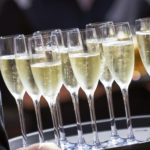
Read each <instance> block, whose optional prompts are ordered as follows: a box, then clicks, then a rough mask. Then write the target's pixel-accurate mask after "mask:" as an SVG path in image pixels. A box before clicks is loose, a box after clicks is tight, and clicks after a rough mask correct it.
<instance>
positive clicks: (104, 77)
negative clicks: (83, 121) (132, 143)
mask: <svg viewBox="0 0 150 150" xmlns="http://www.w3.org/2000/svg"><path fill="white" fill-rule="evenodd" d="M105 24H111V25H113V22H111V21H110V22H103V23H90V24H87V25H86V28H95V30H96V35H97V38H98V43H99V51H100V56H101V57H102V60H103V68H102V69H101V73H100V81H101V83H102V84H103V86H104V88H105V92H106V96H107V101H108V108H109V115H110V125H111V136H110V139H109V140H108V141H107V142H106V143H105V144H106V147H112V146H121V145H124V144H125V139H124V138H121V137H120V136H119V135H118V132H117V128H116V122H115V115H114V108H113V100H112V83H113V81H114V79H113V77H112V74H111V72H110V70H109V68H108V65H107V64H106V60H105V57H104V52H103V46H102V33H101V26H103V25H105ZM94 44H95V43H93V42H89V43H88V46H89V48H92V47H93V46H94Z"/></svg>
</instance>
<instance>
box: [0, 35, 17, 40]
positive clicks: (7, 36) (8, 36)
mask: <svg viewBox="0 0 150 150" xmlns="http://www.w3.org/2000/svg"><path fill="white" fill-rule="evenodd" d="M18 35H20V34H13V35H5V36H0V40H4V39H11V38H12V39H13V38H15V37H16V36H18Z"/></svg>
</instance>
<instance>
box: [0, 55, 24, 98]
mask: <svg viewBox="0 0 150 150" xmlns="http://www.w3.org/2000/svg"><path fill="white" fill-rule="evenodd" d="M0 61H1V73H2V76H3V79H4V82H5V84H6V86H7V88H8V90H9V91H10V93H11V94H12V95H13V96H14V97H15V98H16V99H18V98H23V95H24V87H23V85H22V83H21V81H20V78H19V75H18V72H17V68H16V63H15V56H14V55H9V56H2V57H0Z"/></svg>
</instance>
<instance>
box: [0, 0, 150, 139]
mask: <svg viewBox="0 0 150 150" xmlns="http://www.w3.org/2000/svg"><path fill="white" fill-rule="evenodd" d="M148 16H150V0H124V1H123V0H111V1H107V0H0V35H1V36H5V35H12V34H22V33H23V34H31V33H33V32H34V31H37V30H48V29H56V28H61V29H66V28H72V27H79V28H84V27H85V24H87V23H90V22H104V21H117V22H118V21H129V22H130V24H131V25H134V21H135V19H138V18H143V17H148ZM134 42H135V56H136V61H135V72H134V77H133V81H132V83H131V85H130V88H129V96H130V107H131V114H132V115H133V116H134V115H147V114H150V77H148V75H147V73H146V72H145V69H144V67H143V65H142V62H141V60H140V56H139V53H138V47H137V44H136V39H135V41H134ZM0 86H1V91H2V98H3V105H4V114H5V125H6V130H7V133H8V137H9V138H12V137H15V136H18V135H20V125H19V119H18V111H17V107H16V103H15V100H14V98H13V97H12V96H11V94H10V93H9V92H8V90H7V88H6V86H5V84H4V82H3V80H2V77H1V76H0ZM79 99H80V111H81V118H82V122H85V121H90V114H89V109H88V104H87V99H86V96H85V94H84V92H83V91H82V90H80V92H79ZM60 101H61V109H62V115H63V120H64V125H67V124H71V123H75V116H74V111H73V105H72V102H71V97H70V95H69V93H68V91H67V90H66V89H65V88H64V87H62V89H61V92H60ZM113 102H114V109H115V116H116V117H124V116H125V111H124V105H123V100H122V96H121V92H120V89H119V87H118V86H117V85H116V84H115V83H114V84H113ZM95 109H96V117H97V119H105V118H109V113H108V106H107V101H106V95H105V92H104V88H103V86H102V85H101V83H99V84H98V87H97V89H96V92H95ZM85 111H86V112H87V113H84V112H85ZM24 112H25V119H26V125H27V132H28V133H29V132H34V131H36V130H37V127H36V118H35V113H34V107H33V103H32V101H31V99H30V97H29V96H28V95H27V94H26V95H25V97H24ZM41 113H42V120H43V128H44V129H47V128H50V127H52V121H51V116H50V112H49V108H48V105H47V103H46V101H45V100H44V99H43V98H42V99H41Z"/></svg>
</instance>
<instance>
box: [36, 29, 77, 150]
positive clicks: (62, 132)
mask: <svg viewBox="0 0 150 150" xmlns="http://www.w3.org/2000/svg"><path fill="white" fill-rule="evenodd" d="M37 34H39V35H40V34H41V35H42V39H43V46H44V47H47V48H46V55H47V57H49V58H51V53H52V49H51V48H50V47H49V46H47V42H48V41H47V36H50V34H51V31H50V30H49V31H48V32H38V33H37ZM34 35H35V34H34ZM57 41H58V39H57ZM56 111H57V121H58V125H59V133H60V144H61V147H62V148H63V149H72V148H74V147H75V144H74V143H70V142H68V141H67V138H66V135H65V130H64V127H63V121H62V115H61V108H60V97H59V94H58V96H57V100H56Z"/></svg>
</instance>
